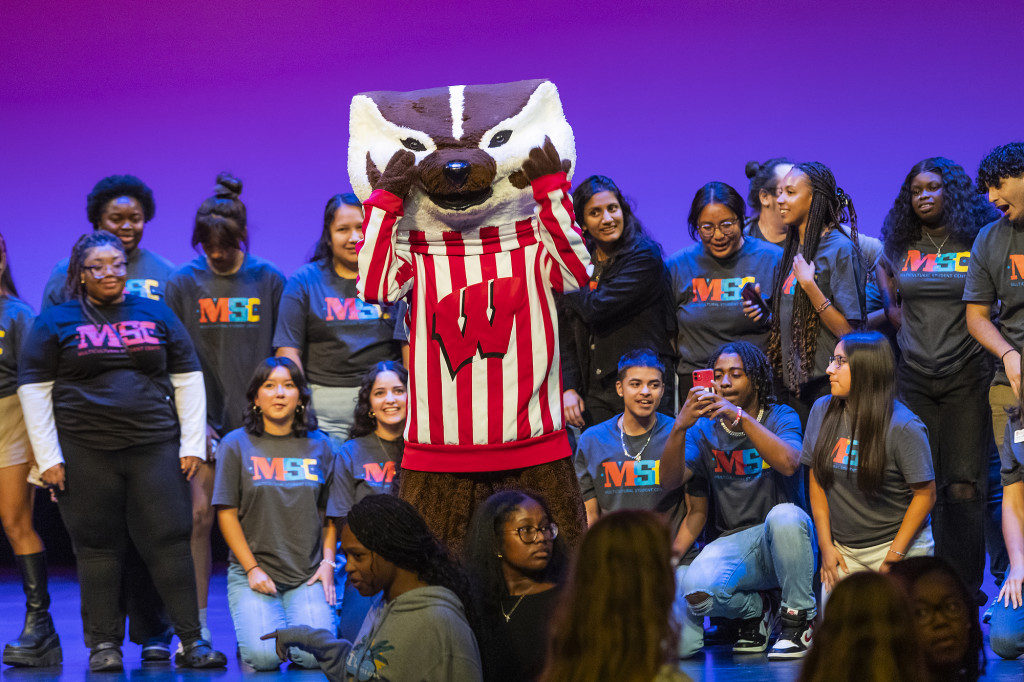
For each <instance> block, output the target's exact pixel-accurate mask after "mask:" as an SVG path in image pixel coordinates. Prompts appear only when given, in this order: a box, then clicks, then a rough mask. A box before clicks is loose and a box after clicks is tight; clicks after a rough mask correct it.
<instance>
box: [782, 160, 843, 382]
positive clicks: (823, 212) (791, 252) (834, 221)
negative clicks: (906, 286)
mask: <svg viewBox="0 0 1024 682" xmlns="http://www.w3.org/2000/svg"><path fill="white" fill-rule="evenodd" d="M793 169H794V170H796V171H800V172H801V173H803V174H804V175H806V176H807V179H808V181H810V183H811V194H812V196H811V206H810V209H809V210H808V214H807V229H806V230H805V231H804V243H803V244H800V232H799V230H797V229H796V228H795V227H791V228H790V230H789V236H787V237H786V242H785V246H784V248H783V253H782V263H783V267H781V268H779V274H778V276H777V277H776V278H775V282H774V285H773V286H772V327H771V331H770V332H769V334H768V357H769V358H771V360H772V364H773V365H774V366H775V367H776V368H777V369H779V370H780V371H781V374H782V378H783V380H784V381H785V383H786V386H787V388H789V389H790V390H792V391H795V392H796V395H797V396H799V395H800V384H802V383H804V381H805V380H806V377H808V376H809V375H810V374H811V372H812V371H813V368H814V353H815V351H816V350H817V346H818V327H819V325H820V323H821V320H820V318H819V317H818V313H817V311H815V309H814V306H813V305H811V300H810V298H808V296H807V294H806V293H805V292H804V290H803V288H801V287H800V286H794V292H793V294H794V295H793V318H792V319H793V327H792V329H787V330H785V331H783V330H782V329H780V328H779V319H780V312H781V308H782V290H783V285H784V284H785V282H786V279H788V277H789V273H790V272H791V268H792V264H793V259H794V258H795V257H796V255H797V253H800V254H801V255H803V257H804V260H806V261H807V262H808V263H810V262H812V261H813V260H814V257H815V256H817V255H818V244H820V243H821V237H822V236H823V235H824V234H825V232H826V231H827V230H829V229H839V226H840V225H842V224H844V223H848V224H849V226H850V231H849V233H848V234H847V232H845V231H844V230H841V229H839V232H840V234H843V235H844V236H848V237H849V238H850V239H851V240H852V241H853V246H854V250H855V251H856V253H857V257H858V258H859V259H861V261H862V262H863V256H862V255H861V253H860V248H859V247H858V246H857V239H858V236H857V212H856V211H855V210H854V208H853V200H852V199H851V198H850V196H849V195H848V194H847V193H846V192H844V191H843V189H842V188H841V187H838V186H836V178H835V176H834V175H833V174H832V171H831V170H829V168H828V166H826V165H824V164H822V163H818V162H817V161H810V162H806V163H798V164H796V165H795V166H794V167H793ZM783 333H786V334H791V335H792V339H793V343H792V346H791V347H792V349H793V352H792V353H790V354H789V356H788V357H785V358H783V357H782V334H783Z"/></svg>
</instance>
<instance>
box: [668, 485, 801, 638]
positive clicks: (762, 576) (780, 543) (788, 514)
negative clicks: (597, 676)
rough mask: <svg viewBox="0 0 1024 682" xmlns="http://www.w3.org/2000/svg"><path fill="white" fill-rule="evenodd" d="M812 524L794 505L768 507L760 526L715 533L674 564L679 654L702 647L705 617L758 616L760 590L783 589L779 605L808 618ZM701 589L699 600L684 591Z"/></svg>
mask: <svg viewBox="0 0 1024 682" xmlns="http://www.w3.org/2000/svg"><path fill="white" fill-rule="evenodd" d="M817 554H818V542H817V539H816V536H815V532H814V523H813V522H812V521H811V517H810V516H808V515H807V512H805V511H804V510H802V509H801V508H800V507H798V506H796V505H795V504H780V505H776V506H775V507H773V508H772V510H771V511H770V512H768V516H767V517H766V518H765V522H764V523H763V524H761V525H759V526H753V527H751V528H747V529H746V530H742V531H740V532H738V533H733V534H732V535H726V536H723V537H720V538H718V539H717V540H715V541H714V542H712V543H711V544H709V545H708V546H707V547H705V548H704V549H703V550H701V552H700V554H698V555H697V558H696V559H694V560H693V563H692V564H690V565H689V566H680V567H679V568H678V569H676V600H675V604H674V612H675V615H676V618H677V620H678V621H679V624H680V629H681V631H682V632H681V637H680V639H679V657H680V658H688V657H690V656H693V655H694V654H695V653H697V652H698V651H700V650H701V648H703V646H704V617H705V616H724V617H725V618H738V619H749V618H756V617H758V616H760V615H761V610H762V608H763V605H762V602H761V594H760V592H761V591H762V590H772V589H778V588H781V589H782V607H783V608H784V609H785V608H790V609H796V610H800V611H806V612H807V615H808V617H812V616H813V615H814V613H815V611H816V609H815V601H814V591H813V582H814V570H815V568H816V567H817V562H818V557H817ZM698 593H701V594H706V595H707V598H706V599H704V600H703V601H701V602H700V603H699V604H692V603H690V602H689V601H687V599H686V597H687V596H688V595H694V594H698Z"/></svg>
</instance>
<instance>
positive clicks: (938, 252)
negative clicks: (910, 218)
mask: <svg viewBox="0 0 1024 682" xmlns="http://www.w3.org/2000/svg"><path fill="white" fill-rule="evenodd" d="M921 232H924V236H925V237H928V241H930V242H931V243H932V246H935V240H934V239H932V236H931V235H930V234H928V232H927V231H926V230H924V229H923V228H922V230H921ZM947 241H949V232H946V238H945V239H943V240H942V243H941V244H939V245H938V246H935V255H936V256H941V255H942V247H943V246H945V245H946V242H947Z"/></svg>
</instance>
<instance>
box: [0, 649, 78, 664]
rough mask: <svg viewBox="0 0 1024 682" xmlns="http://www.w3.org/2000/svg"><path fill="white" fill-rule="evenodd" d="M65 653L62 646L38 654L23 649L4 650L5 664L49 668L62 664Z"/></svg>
mask: <svg viewBox="0 0 1024 682" xmlns="http://www.w3.org/2000/svg"><path fill="white" fill-rule="evenodd" d="M63 660H64V655H63V653H62V652H61V649H60V647H57V648H56V649H51V650H50V651H47V652H45V653H41V654H36V653H31V652H22V651H4V665H10V666H14V667H17V668H48V667H50V666H53V665H60V664H61V662H62V661H63Z"/></svg>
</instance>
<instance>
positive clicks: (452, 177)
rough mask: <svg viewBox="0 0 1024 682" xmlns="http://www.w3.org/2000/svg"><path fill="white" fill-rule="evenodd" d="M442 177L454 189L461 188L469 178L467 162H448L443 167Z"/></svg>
mask: <svg viewBox="0 0 1024 682" xmlns="http://www.w3.org/2000/svg"><path fill="white" fill-rule="evenodd" d="M444 176H445V177H446V178H448V181H449V182H451V183H452V184H453V185H455V186H456V187H462V186H463V185H465V184H466V180H467V179H468V178H469V162H467V161H449V162H448V163H446V164H445V165H444Z"/></svg>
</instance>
